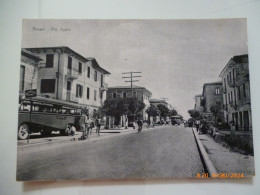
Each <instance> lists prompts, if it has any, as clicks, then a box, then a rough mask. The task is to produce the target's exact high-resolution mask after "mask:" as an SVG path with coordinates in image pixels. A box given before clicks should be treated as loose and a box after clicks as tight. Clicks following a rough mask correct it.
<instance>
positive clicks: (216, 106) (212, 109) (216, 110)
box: [209, 104, 222, 125]
mask: <svg viewBox="0 0 260 195" xmlns="http://www.w3.org/2000/svg"><path fill="white" fill-rule="evenodd" d="M209 109H210V112H211V113H212V114H213V116H214V118H215V125H216V123H217V116H219V114H220V112H221V109H222V108H221V105H220V104H214V105H211V106H210V108H209Z"/></svg>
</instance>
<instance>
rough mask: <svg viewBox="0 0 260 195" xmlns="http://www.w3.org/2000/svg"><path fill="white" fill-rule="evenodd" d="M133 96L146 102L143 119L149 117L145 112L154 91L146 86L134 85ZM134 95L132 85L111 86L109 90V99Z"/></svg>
mask: <svg viewBox="0 0 260 195" xmlns="http://www.w3.org/2000/svg"><path fill="white" fill-rule="evenodd" d="M133 96H134V97H136V98H137V99H138V100H139V101H141V102H143V103H144V104H145V108H144V109H143V111H142V116H143V120H147V119H148V115H147V113H146V112H145V111H146V109H147V108H148V107H149V106H150V102H149V100H150V98H151V97H152V93H151V92H150V91H149V90H148V89H146V88H145V87H140V86H135V85H134V86H133ZM130 97H132V89H131V86H115V87H109V88H108V91H107V99H112V98H130Z"/></svg>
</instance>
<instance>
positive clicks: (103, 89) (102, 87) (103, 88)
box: [100, 83, 108, 91]
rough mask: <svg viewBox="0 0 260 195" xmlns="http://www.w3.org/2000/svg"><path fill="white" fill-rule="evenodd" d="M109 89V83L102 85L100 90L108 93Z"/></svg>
mask: <svg viewBox="0 0 260 195" xmlns="http://www.w3.org/2000/svg"><path fill="white" fill-rule="evenodd" d="M107 88H108V84H107V83H103V84H101V87H100V90H101V91H107Z"/></svg>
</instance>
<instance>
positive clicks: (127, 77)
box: [122, 71, 142, 98]
mask: <svg viewBox="0 0 260 195" xmlns="http://www.w3.org/2000/svg"><path fill="white" fill-rule="evenodd" d="M140 73H142V72H133V71H131V72H123V73H122V74H128V75H129V76H126V77H122V78H123V79H130V80H126V81H125V82H126V83H131V92H132V98H133V97H134V92H133V82H138V81H139V80H133V78H136V77H142V76H140V75H133V74H140Z"/></svg>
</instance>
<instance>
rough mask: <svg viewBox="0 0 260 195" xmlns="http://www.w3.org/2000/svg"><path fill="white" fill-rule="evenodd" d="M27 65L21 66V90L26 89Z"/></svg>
mask: <svg viewBox="0 0 260 195" xmlns="http://www.w3.org/2000/svg"><path fill="white" fill-rule="evenodd" d="M24 77H25V66H22V65H21V66H20V90H22V91H23V90H24Z"/></svg>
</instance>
